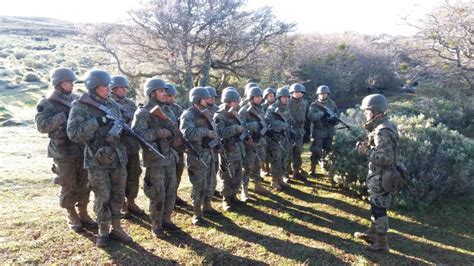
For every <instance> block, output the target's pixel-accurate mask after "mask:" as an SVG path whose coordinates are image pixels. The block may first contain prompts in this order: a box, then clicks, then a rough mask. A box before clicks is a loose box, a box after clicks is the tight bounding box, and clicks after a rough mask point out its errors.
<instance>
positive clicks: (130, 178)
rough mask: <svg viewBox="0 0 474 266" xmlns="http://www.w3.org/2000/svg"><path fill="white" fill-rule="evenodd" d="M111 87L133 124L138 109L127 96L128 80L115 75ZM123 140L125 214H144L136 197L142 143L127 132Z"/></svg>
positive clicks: (111, 95) (125, 115)
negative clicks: (124, 154) (124, 156)
mask: <svg viewBox="0 0 474 266" xmlns="http://www.w3.org/2000/svg"><path fill="white" fill-rule="evenodd" d="M109 88H110V89H111V93H110V98H112V99H114V100H115V101H116V102H117V104H118V106H119V108H120V111H121V112H122V117H123V119H125V122H127V123H128V124H129V125H131V124H132V119H133V114H134V113H135V111H136V110H137V105H136V104H135V103H134V102H133V101H132V100H130V99H129V98H127V90H128V80H127V78H126V77H123V76H113V77H112V78H111V82H110V84H109ZM120 138H121V142H122V143H123V144H124V145H125V147H126V148H127V156H128V162H127V183H126V185H125V198H126V201H125V202H124V204H123V208H122V211H123V213H124V214H125V215H128V213H129V212H130V213H132V214H135V215H144V214H145V212H144V211H143V210H142V209H140V207H138V205H137V204H136V203H135V199H136V198H137V196H138V188H139V186H140V175H141V174H142V168H141V166H140V156H139V154H138V152H139V150H140V144H139V142H138V140H136V139H135V138H134V137H132V136H129V135H127V134H122V136H121V137H120Z"/></svg>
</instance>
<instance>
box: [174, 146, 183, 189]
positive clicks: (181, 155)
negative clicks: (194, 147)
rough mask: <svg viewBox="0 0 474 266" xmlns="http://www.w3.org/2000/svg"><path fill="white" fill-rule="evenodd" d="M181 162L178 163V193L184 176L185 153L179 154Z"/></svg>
mask: <svg viewBox="0 0 474 266" xmlns="http://www.w3.org/2000/svg"><path fill="white" fill-rule="evenodd" d="M178 158H179V161H178V162H176V191H177V190H178V188H179V184H181V176H182V175H183V171H184V153H182V152H179V153H178Z"/></svg>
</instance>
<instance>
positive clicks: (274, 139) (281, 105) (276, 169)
mask: <svg viewBox="0 0 474 266" xmlns="http://www.w3.org/2000/svg"><path fill="white" fill-rule="evenodd" d="M276 98H277V100H276V101H275V102H274V103H273V104H272V105H270V107H269V108H268V109H267V112H266V113H265V121H266V122H267V124H268V128H269V134H270V138H269V140H270V142H269V147H270V149H269V157H270V162H271V164H272V168H271V173H272V183H271V186H272V187H273V188H274V189H276V190H281V189H282V188H289V187H290V185H289V184H288V183H286V181H287V180H286V175H287V174H288V156H289V154H288V153H289V151H290V148H291V146H290V135H291V125H292V118H291V114H290V110H289V109H288V101H289V98H290V91H289V90H288V88H286V87H283V88H279V89H278V91H277V94H276Z"/></svg>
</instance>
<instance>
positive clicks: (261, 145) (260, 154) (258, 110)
mask: <svg viewBox="0 0 474 266" xmlns="http://www.w3.org/2000/svg"><path fill="white" fill-rule="evenodd" d="M247 98H248V99H247V100H248V103H247V105H245V106H242V107H241V108H240V111H239V115H240V118H241V119H242V121H243V122H244V123H245V125H246V126H247V128H248V129H249V133H250V137H251V138H252V142H253V145H246V150H245V152H246V155H247V156H246V157H245V162H244V169H245V171H244V176H246V177H247V179H246V180H245V178H244V180H243V181H242V195H241V198H242V199H243V200H244V201H246V199H248V193H247V189H248V183H249V179H248V178H252V179H253V181H254V184H255V192H256V193H258V194H262V195H267V194H268V193H269V191H268V190H266V189H265V188H264V187H263V185H262V178H261V177H260V169H261V167H262V163H263V161H262V158H265V157H266V156H265V153H266V148H267V144H266V141H265V134H266V132H267V130H268V126H267V123H266V122H265V113H263V110H262V106H261V102H262V90H261V89H260V88H259V87H252V88H251V89H250V91H249V93H248V94H247Z"/></svg>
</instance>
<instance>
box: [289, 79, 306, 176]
mask: <svg viewBox="0 0 474 266" xmlns="http://www.w3.org/2000/svg"><path fill="white" fill-rule="evenodd" d="M305 93H306V89H305V87H304V86H303V85H301V84H299V83H293V84H292V85H291V86H290V94H291V98H290V100H289V103H288V106H289V109H290V113H291V117H292V118H293V125H292V129H293V130H294V131H295V135H294V138H293V140H292V142H293V144H292V147H291V159H290V161H291V164H292V166H293V177H294V178H298V179H301V180H306V175H307V173H306V172H305V171H304V170H302V169H301V165H302V164H303V162H302V161H301V153H302V152H303V139H304V135H305V124H306V115H307V113H308V106H309V104H308V101H306V100H305V99H304V98H303V96H304V94H305Z"/></svg>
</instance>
